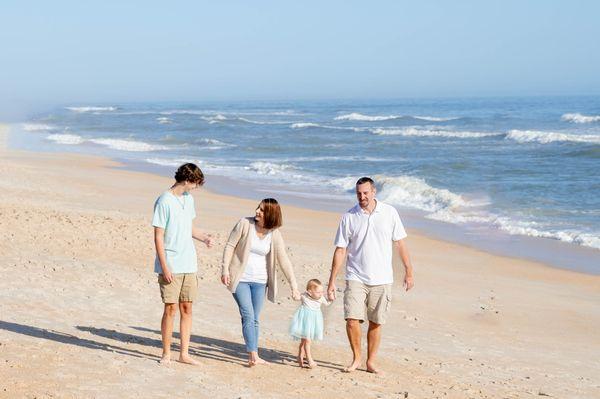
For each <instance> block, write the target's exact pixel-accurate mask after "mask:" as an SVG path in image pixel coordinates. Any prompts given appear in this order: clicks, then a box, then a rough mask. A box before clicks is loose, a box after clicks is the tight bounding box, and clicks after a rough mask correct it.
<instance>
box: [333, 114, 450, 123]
mask: <svg viewBox="0 0 600 399" xmlns="http://www.w3.org/2000/svg"><path fill="white" fill-rule="evenodd" d="M403 118H406V119H419V120H423V121H429V122H446V121H452V120H456V119H459V118H457V117H437V116H418V115H414V116H413V115H364V114H360V113H358V112H352V113H350V114H344V115H339V116H336V117H335V118H333V119H334V120H336V121H362V122H381V121H390V120H394V119H403Z"/></svg>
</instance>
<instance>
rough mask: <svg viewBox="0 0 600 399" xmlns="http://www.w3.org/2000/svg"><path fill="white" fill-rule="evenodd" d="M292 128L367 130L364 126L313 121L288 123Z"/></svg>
mask: <svg viewBox="0 0 600 399" xmlns="http://www.w3.org/2000/svg"><path fill="white" fill-rule="evenodd" d="M290 127H291V128H292V129H312V128H314V129H333V130H351V131H353V132H363V131H365V130H368V129H367V128H364V127H348V126H329V125H320V124H318V123H313V122H297V123H292V124H291V125H290Z"/></svg>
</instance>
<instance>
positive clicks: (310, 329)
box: [290, 279, 331, 368]
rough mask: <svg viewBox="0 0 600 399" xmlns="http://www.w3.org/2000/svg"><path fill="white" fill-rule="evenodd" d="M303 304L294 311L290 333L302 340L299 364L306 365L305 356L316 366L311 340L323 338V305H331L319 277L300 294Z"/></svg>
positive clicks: (309, 363)
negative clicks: (311, 349) (324, 293)
mask: <svg viewBox="0 0 600 399" xmlns="http://www.w3.org/2000/svg"><path fill="white" fill-rule="evenodd" d="M300 300H301V301H302V304H301V305H300V307H299V308H298V310H296V313H294V318H293V319H292V324H291V326H290V334H291V335H292V337H294V339H299V340H300V345H299V346H298V364H299V365H300V367H304V358H305V357H306V360H307V361H308V367H310V368H314V367H316V366H317V363H316V362H315V361H314V360H313V358H312V355H311V353H310V342H311V341H312V340H322V339H323V313H321V305H330V304H331V302H328V301H327V299H325V297H324V296H323V285H322V284H321V282H320V281H319V280H317V279H312V280H309V281H308V283H307V284H306V292H304V293H303V294H302V295H301V296H300Z"/></svg>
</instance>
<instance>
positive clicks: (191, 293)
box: [158, 273, 198, 303]
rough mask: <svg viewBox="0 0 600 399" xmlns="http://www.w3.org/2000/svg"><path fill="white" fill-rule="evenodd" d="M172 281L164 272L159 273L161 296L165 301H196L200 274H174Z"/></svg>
mask: <svg viewBox="0 0 600 399" xmlns="http://www.w3.org/2000/svg"><path fill="white" fill-rule="evenodd" d="M172 276H173V280H172V281H171V282H170V283H167V282H166V281H165V278H164V277H163V275H162V274H159V275H158V285H159V286H160V296H161V298H162V301H163V303H178V302H194V300H195V299H196V295H197V294H198V275H197V274H196V273H181V274H173V275H172Z"/></svg>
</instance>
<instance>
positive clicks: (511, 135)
mask: <svg viewBox="0 0 600 399" xmlns="http://www.w3.org/2000/svg"><path fill="white" fill-rule="evenodd" d="M506 139H510V140H515V141H517V142H519V143H532V142H537V143H542V144H548V143H553V142H573V143H592V144H600V135H592V134H585V135H584V134H568V133H556V132H542V131H537V130H511V131H510V132H508V134H507V135H506Z"/></svg>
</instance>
